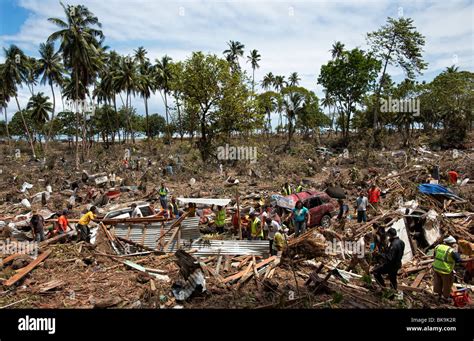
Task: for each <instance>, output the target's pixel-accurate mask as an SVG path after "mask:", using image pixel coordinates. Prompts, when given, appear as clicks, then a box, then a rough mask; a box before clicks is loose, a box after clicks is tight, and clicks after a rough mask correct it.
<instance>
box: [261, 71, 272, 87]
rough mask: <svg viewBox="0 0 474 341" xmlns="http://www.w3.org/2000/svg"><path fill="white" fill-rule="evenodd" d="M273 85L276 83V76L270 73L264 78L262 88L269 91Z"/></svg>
mask: <svg viewBox="0 0 474 341" xmlns="http://www.w3.org/2000/svg"><path fill="white" fill-rule="evenodd" d="M273 83H275V76H273V73H271V72H269V73H267V74H266V75H265V76H264V77H263V81H262V88H263V89H264V90H268V89H270V88H271V87H272V86H273Z"/></svg>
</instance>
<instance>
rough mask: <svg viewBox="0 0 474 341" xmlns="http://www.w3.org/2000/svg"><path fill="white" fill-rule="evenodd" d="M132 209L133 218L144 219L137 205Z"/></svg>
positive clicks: (133, 205)
mask: <svg viewBox="0 0 474 341" xmlns="http://www.w3.org/2000/svg"><path fill="white" fill-rule="evenodd" d="M130 207H131V208H132V218H143V213H142V211H140V208H139V207H138V206H137V204H132V206H130Z"/></svg>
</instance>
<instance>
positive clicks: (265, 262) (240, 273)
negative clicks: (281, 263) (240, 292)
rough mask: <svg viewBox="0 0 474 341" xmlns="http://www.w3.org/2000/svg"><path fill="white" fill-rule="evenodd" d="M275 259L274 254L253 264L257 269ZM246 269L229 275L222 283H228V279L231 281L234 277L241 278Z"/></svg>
mask: <svg viewBox="0 0 474 341" xmlns="http://www.w3.org/2000/svg"><path fill="white" fill-rule="evenodd" d="M275 259H277V257H276V256H272V257H269V258H267V259H265V260H264V261H262V262H260V263H258V264H256V265H255V268H256V269H257V270H258V269H259V268H261V267H262V266H265V265H267V264H269V263H271V262H273V261H274V260H275ZM247 269H250V268H249V267H247ZM247 269H246V270H244V271H240V272H238V273H236V274H234V275H232V276H229V277H226V278H224V283H229V282H230V281H233V280H236V279H239V278H241V277H242V276H244V274H245V273H246V271H247Z"/></svg>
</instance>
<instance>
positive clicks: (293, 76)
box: [288, 72, 301, 86]
mask: <svg viewBox="0 0 474 341" xmlns="http://www.w3.org/2000/svg"><path fill="white" fill-rule="evenodd" d="M300 80H301V78H300V76H298V72H293V73H292V74H291V75H290V77H288V83H289V85H290V86H297V85H298V84H299V82H300Z"/></svg>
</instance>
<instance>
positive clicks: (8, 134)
mask: <svg viewBox="0 0 474 341" xmlns="http://www.w3.org/2000/svg"><path fill="white" fill-rule="evenodd" d="M3 111H4V112H5V129H6V130H7V138H8V143H9V144H10V131H9V130H8V118H7V107H3Z"/></svg>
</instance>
